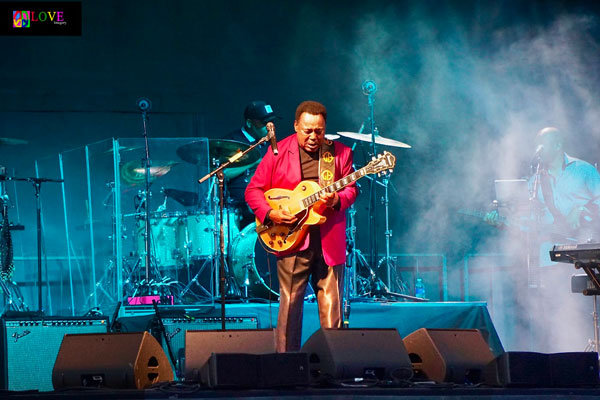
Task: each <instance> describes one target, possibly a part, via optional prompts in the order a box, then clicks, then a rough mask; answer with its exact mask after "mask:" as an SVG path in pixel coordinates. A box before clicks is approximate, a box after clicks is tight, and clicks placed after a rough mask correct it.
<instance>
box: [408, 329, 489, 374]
mask: <svg viewBox="0 0 600 400" xmlns="http://www.w3.org/2000/svg"><path fill="white" fill-rule="evenodd" d="M404 344H405V346H406V349H407V350H408V355H409V357H410V360H411V361H412V364H413V369H414V371H415V378H418V379H429V380H433V381H436V382H454V383H459V384H464V383H469V384H475V383H481V382H482V381H483V376H484V371H485V367H486V366H487V365H488V364H489V363H490V362H492V361H493V360H494V354H493V353H492V351H491V350H490V347H489V346H488V344H487V343H486V341H485V339H484V338H483V336H482V335H481V332H480V331H479V330H477V329H427V328H421V329H418V330H416V331H414V332H413V333H411V334H410V335H408V336H406V337H405V338H404Z"/></svg>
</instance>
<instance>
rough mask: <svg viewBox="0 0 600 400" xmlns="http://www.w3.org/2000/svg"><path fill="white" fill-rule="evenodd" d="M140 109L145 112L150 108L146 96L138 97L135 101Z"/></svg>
mask: <svg viewBox="0 0 600 400" xmlns="http://www.w3.org/2000/svg"><path fill="white" fill-rule="evenodd" d="M136 104H137V106H138V108H139V109H140V111H143V112H146V111H150V110H151V109H152V102H151V101H150V99H148V98H147V97H140V98H139V99H137V102H136Z"/></svg>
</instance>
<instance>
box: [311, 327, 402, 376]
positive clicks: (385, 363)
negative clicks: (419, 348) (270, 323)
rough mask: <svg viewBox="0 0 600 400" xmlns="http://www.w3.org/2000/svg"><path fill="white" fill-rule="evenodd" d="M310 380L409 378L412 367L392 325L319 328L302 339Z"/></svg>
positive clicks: (400, 339)
mask: <svg viewBox="0 0 600 400" xmlns="http://www.w3.org/2000/svg"><path fill="white" fill-rule="evenodd" d="M300 351H301V352H303V353H307V354H308V362H309V369H310V371H309V374H310V378H311V380H312V381H313V382H320V381H326V380H329V379H334V380H343V379H355V378H367V379H379V380H383V379H395V380H409V379H410V378H411V377H412V367H411V363H410V359H409V358H408V353H407V351H406V349H405V347H404V343H403V342H402V338H401V337H400V334H399V333H398V331H397V330H396V329H319V330H318V331H316V332H315V333H313V334H312V336H311V337H310V338H308V340H307V341H306V343H304V346H302V349H301V350H300Z"/></svg>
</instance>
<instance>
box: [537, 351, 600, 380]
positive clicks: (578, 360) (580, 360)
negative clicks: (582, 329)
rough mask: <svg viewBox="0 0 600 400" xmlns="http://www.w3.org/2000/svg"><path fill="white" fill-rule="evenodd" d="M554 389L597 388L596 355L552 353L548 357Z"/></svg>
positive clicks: (586, 353)
mask: <svg viewBox="0 0 600 400" xmlns="http://www.w3.org/2000/svg"><path fill="white" fill-rule="evenodd" d="M549 361H550V373H551V374H552V383H553V384H554V386H555V387H578V386H597V385H598V384H599V383H600V382H599V381H598V353H596V352H585V353H581V352H572V353H553V354H550V356H549Z"/></svg>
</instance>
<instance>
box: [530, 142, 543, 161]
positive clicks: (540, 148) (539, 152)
mask: <svg viewBox="0 0 600 400" xmlns="http://www.w3.org/2000/svg"><path fill="white" fill-rule="evenodd" d="M543 151H544V145H543V144H540V145H538V147H536V148H535V154H534V155H533V158H534V159H535V158H539V157H540V156H541V155H542V152H543Z"/></svg>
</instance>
